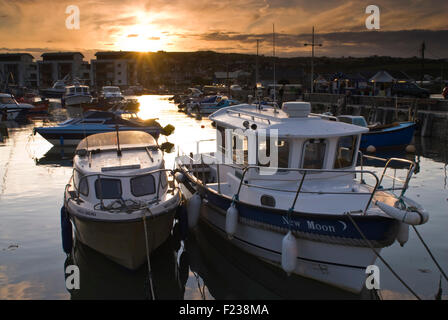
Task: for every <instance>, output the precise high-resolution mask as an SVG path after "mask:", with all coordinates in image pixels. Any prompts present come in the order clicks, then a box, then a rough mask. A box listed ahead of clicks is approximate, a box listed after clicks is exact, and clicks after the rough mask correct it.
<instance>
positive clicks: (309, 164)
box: [302, 139, 327, 169]
mask: <svg viewBox="0 0 448 320" xmlns="http://www.w3.org/2000/svg"><path fill="white" fill-rule="evenodd" d="M326 148H327V142H326V141H325V139H309V140H307V141H306V142H305V145H304V147H303V156H302V168H303V169H323V167H324V161H325V150H326Z"/></svg>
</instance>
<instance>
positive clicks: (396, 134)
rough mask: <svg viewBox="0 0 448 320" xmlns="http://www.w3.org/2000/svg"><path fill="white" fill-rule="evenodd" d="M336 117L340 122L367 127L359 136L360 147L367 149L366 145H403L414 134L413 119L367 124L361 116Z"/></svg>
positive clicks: (376, 146) (392, 146)
mask: <svg viewBox="0 0 448 320" xmlns="http://www.w3.org/2000/svg"><path fill="white" fill-rule="evenodd" d="M337 118H338V120H339V121H342V122H346V123H350V124H354V125H358V126H361V127H368V128H369V132H367V133H363V134H362V136H361V145H360V147H359V148H360V149H367V147H368V146H374V147H375V148H376V149H383V148H399V147H405V146H407V145H408V144H410V143H411V141H412V137H413V136H414V130H415V122H413V121H408V122H396V123H392V124H388V125H376V126H368V125H367V122H366V120H365V119H364V117H363V116H349V115H343V116H338V117H337Z"/></svg>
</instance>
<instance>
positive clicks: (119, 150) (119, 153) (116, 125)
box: [115, 123, 121, 157]
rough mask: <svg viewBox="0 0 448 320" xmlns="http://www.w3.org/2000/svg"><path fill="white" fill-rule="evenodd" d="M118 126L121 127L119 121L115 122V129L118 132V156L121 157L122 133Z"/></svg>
mask: <svg viewBox="0 0 448 320" xmlns="http://www.w3.org/2000/svg"><path fill="white" fill-rule="evenodd" d="M118 128H119V125H118V123H117V124H115V130H116V132H117V156H118V157H121V149H120V134H119V132H120V131H119V130H118Z"/></svg>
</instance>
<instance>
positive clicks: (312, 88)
mask: <svg viewBox="0 0 448 320" xmlns="http://www.w3.org/2000/svg"><path fill="white" fill-rule="evenodd" d="M303 45H304V46H305V47H306V46H311V93H313V92H314V47H322V43H316V42H315V40H314V26H313V32H312V36H311V43H304V44H303Z"/></svg>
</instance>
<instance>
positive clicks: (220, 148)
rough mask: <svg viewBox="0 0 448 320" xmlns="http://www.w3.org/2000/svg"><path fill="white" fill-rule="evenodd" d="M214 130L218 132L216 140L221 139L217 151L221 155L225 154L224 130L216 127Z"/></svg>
mask: <svg viewBox="0 0 448 320" xmlns="http://www.w3.org/2000/svg"><path fill="white" fill-rule="evenodd" d="M216 130H217V131H218V132H219V135H218V138H221V139H220V140H221V141H218V151H221V153H222V154H225V153H226V129H225V128H224V127H220V126H217V127H216Z"/></svg>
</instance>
